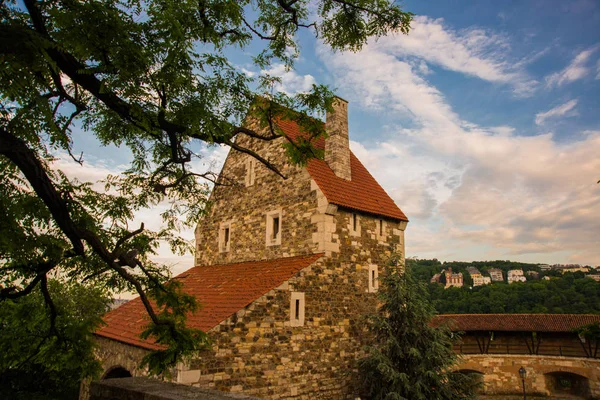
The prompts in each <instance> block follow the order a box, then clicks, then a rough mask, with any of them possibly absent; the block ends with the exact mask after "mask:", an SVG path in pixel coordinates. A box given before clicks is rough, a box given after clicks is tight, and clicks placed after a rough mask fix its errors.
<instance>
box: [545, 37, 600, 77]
mask: <svg viewBox="0 0 600 400" xmlns="http://www.w3.org/2000/svg"><path fill="white" fill-rule="evenodd" d="M597 49H598V47H597V46H596V47H592V48H591V49H587V50H583V51H581V52H580V53H579V54H577V56H575V58H574V59H573V61H571V63H570V64H569V65H567V66H566V67H565V68H564V69H563V70H562V71H558V72H555V73H553V74H551V75H549V76H547V77H546V86H548V87H551V86H562V85H564V84H565V83H570V82H573V81H576V80H578V79H581V78H583V77H585V76H586V75H587V74H588V73H589V72H590V68H589V67H587V66H586V65H585V64H586V63H587V61H588V59H589V58H590V56H591V55H592V54H594V52H596V50H597Z"/></svg>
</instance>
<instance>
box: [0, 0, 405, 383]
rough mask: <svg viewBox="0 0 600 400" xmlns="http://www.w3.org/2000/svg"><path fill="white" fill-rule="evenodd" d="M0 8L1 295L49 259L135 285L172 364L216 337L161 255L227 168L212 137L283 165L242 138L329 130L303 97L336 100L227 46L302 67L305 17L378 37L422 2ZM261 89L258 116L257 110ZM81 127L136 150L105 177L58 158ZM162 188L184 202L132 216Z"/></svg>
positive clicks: (352, 41) (300, 149)
mask: <svg viewBox="0 0 600 400" xmlns="http://www.w3.org/2000/svg"><path fill="white" fill-rule="evenodd" d="M314 6H316V8H314V9H313V7H314ZM0 18H1V21H2V22H1V24H0V57H1V58H0V61H1V62H0V176H1V178H2V179H1V180H0V279H1V282H0V284H1V286H0V302H7V301H9V300H14V299H18V298H20V297H25V296H27V295H30V294H32V293H34V292H35V291H36V290H41V291H42V292H47V291H48V285H47V276H48V274H49V273H57V274H59V275H60V276H61V277H62V278H64V279H67V280H72V281H85V282H87V283H88V284H93V285H96V286H98V287H102V288H107V289H109V290H112V291H122V290H130V291H135V292H137V294H138V295H139V296H140V298H141V300H142V302H143V304H144V306H145V308H146V310H147V312H148V314H149V316H150V320H151V324H150V325H149V326H148V329H147V330H146V331H145V333H144V336H146V337H147V336H152V338H153V339H155V340H156V341H157V342H158V343H160V344H164V345H166V346H168V347H169V349H168V350H166V351H161V352H154V353H152V354H151V355H150V356H149V357H148V358H147V359H146V363H147V364H148V365H149V367H150V370H151V372H160V371H161V370H163V369H164V368H165V367H168V366H170V365H174V363H175V362H176V361H177V360H178V359H180V357H181V356H184V355H189V354H193V352H195V351H196V350H198V349H199V348H201V347H202V346H203V345H204V344H205V338H206V336H205V335H204V334H203V333H202V332H199V331H195V330H191V329H187V328H186V327H185V316H186V315H187V313H189V312H193V311H194V310H195V309H196V307H197V305H196V303H195V299H194V298H192V297H190V296H186V295H185V294H184V293H182V292H181V288H180V287H179V285H178V284H177V283H175V282H171V283H168V284H167V283H166V282H168V279H169V277H170V275H169V271H168V268H167V267H166V266H162V265H157V264H155V263H153V262H152V260H151V257H152V255H153V253H154V252H155V251H156V249H157V246H158V244H159V242H160V241H166V242H168V243H169V244H170V246H171V248H172V249H173V250H174V251H177V252H185V251H188V250H189V249H190V247H189V244H188V243H187V242H185V241H183V240H182V239H181V238H179V237H178V236H177V228H178V227H180V226H181V225H182V224H187V225H189V226H191V225H193V224H194V223H195V221H196V220H197V218H198V217H200V216H201V215H202V212H203V211H204V210H205V207H206V200H207V194H208V190H209V184H211V182H214V181H215V177H216V174H215V173H213V172H210V171H208V172H206V171H200V170H196V169H194V168H193V167H192V165H193V161H195V160H197V159H198V158H199V157H200V156H199V154H198V152H197V151H195V149H197V148H198V146H199V145H198V144H199V143H200V144H203V145H213V144H220V145H226V146H230V147H231V148H233V149H236V150H238V151H240V152H243V153H246V154H249V155H251V156H253V157H255V158H256V159H257V160H258V161H260V162H262V163H263V164H264V165H265V166H266V167H268V168H270V169H271V170H272V171H273V172H274V173H277V174H279V175H282V174H281V172H280V170H279V168H278V166H277V165H273V164H272V163H270V162H269V161H268V160H266V159H264V158H262V157H260V156H259V155H258V154H256V153H255V152H253V151H252V150H250V149H249V148H245V147H243V146H241V145H240V144H238V141H237V140H236V138H237V137H239V136H240V135H243V136H248V137H251V138H255V139H258V140H264V141H270V140H274V139H277V138H279V137H280V136H281V135H282V132H281V131H280V130H279V128H278V127H277V125H276V124H275V123H274V122H275V121H276V120H278V119H294V120H296V121H297V122H298V123H299V124H300V126H301V128H302V129H304V130H305V131H306V132H307V134H308V135H309V136H313V137H316V136H320V135H324V134H325V132H324V131H323V126H322V124H319V123H316V122H315V121H314V120H312V119H310V118H306V117H305V114H303V113H295V112H292V111H291V110H297V111H302V112H315V113H317V114H322V113H324V112H325V111H326V110H330V109H331V102H332V93H331V91H330V90H329V89H328V88H327V87H325V86H314V87H313V88H312V90H311V91H310V92H308V93H302V94H298V95H295V96H288V95H286V94H285V93H283V92H278V91H277V87H276V84H277V82H278V79H277V78H275V77H272V76H269V75H262V76H260V77H258V78H255V79H253V78H250V77H249V76H248V75H246V74H245V73H244V72H243V71H242V70H241V69H239V68H237V67H236V66H235V65H234V64H232V63H231V62H230V61H229V59H228V57H227V55H228V54H231V53H232V52H238V53H239V52H244V51H250V50H252V51H253V49H255V48H259V49H260V50H259V51H258V52H257V53H256V54H255V55H254V57H253V58H252V62H254V64H255V65H256V66H257V67H258V68H260V69H262V70H268V69H269V66H270V65H272V63H274V62H278V63H279V62H280V63H283V64H284V65H285V66H286V68H292V67H293V63H294V59H295V58H296V56H297V55H298V46H297V34H298V32H299V30H301V29H305V30H310V31H312V32H314V33H315V34H316V35H317V36H318V37H319V38H320V40H321V41H323V42H324V43H325V44H326V45H329V46H330V47H331V48H332V49H333V50H352V51H357V50H360V48H361V47H362V46H363V45H364V44H365V43H366V41H367V40H368V39H369V38H377V37H379V36H381V35H385V34H387V33H388V32H402V33H406V32H407V31H408V29H409V24H410V21H411V18H412V15H411V14H410V13H407V12H404V11H402V10H401V9H400V8H399V7H398V6H397V5H395V4H394V3H390V2H388V1H387V0H319V1H317V2H316V3H315V2H309V1H308V0H289V1H286V0H241V1H240V0H223V1H206V0H200V1H198V0H194V1H188V0H177V1H174V0H148V1H138V0H104V1H73V0H48V1H38V0H23V1H16V0H8V1H3V2H2V4H1V5H0ZM257 95H261V96H262V99H263V100H262V101H256V99H257ZM252 104H253V105H254V106H253V107H254V108H253V110H252V112H253V114H254V115H256V116H257V117H258V118H259V121H260V125H261V129H259V130H256V131H254V130H252V129H248V128H247V127H245V126H244V125H243V119H244V116H245V115H246V113H247V112H248V110H249V108H250V106H251V105H252ZM74 127H77V128H78V129H80V130H82V132H83V133H82V135H92V136H94V137H95V138H97V139H98V140H99V141H100V143H102V144H104V145H114V146H121V147H126V148H128V149H129V150H130V152H131V153H132V157H133V161H132V162H131V164H130V165H129V168H128V169H127V171H126V172H125V173H124V174H123V175H120V176H112V177H108V179H107V180H106V188H105V190H101V189H98V188H95V187H94V186H92V185H89V184H83V183H81V182H78V181H76V180H73V179H69V178H68V177H67V176H66V175H65V174H64V173H63V172H61V171H60V170H57V169H56V167H55V164H54V161H55V160H56V157H58V156H60V155H61V154H66V155H69V156H71V158H72V160H73V162H74V163H82V162H83V159H82V158H81V156H75V154H76V153H78V150H79V149H80V148H79V144H78V143H76V142H75V141H74V137H75V136H74V134H73V131H74ZM288 150H289V153H290V156H291V157H292V160H293V161H295V162H297V163H304V162H306V160H307V159H308V158H310V157H315V156H318V153H317V152H316V151H315V149H314V148H313V147H312V145H311V144H310V142H309V141H302V142H297V143H293V144H290V145H289V148H288ZM282 176H283V175H282ZM161 201H165V202H168V204H171V208H170V209H169V210H167V211H166V212H164V213H163V215H162V217H163V219H164V221H163V222H164V228H163V229H161V230H159V231H150V230H148V229H145V227H144V225H143V224H142V225H141V226H140V227H139V228H138V229H135V228H136V227H131V226H130V225H131V221H132V219H133V217H134V216H135V215H136V212H137V211H139V210H141V209H144V208H147V207H152V206H154V205H156V204H158V203H159V202H161ZM45 300H46V301H47V302H48V304H50V300H51V299H47V298H46V297H45ZM50 322H51V323H54V320H50Z"/></svg>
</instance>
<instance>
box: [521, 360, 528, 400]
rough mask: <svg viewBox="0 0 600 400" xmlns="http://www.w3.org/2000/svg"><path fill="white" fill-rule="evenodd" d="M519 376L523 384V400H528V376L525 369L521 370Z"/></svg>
mask: <svg viewBox="0 0 600 400" xmlns="http://www.w3.org/2000/svg"><path fill="white" fill-rule="evenodd" d="M519 376H520V377H521V382H523V400H527V392H526V391H525V376H527V371H526V370H525V368H523V367H521V368H519Z"/></svg>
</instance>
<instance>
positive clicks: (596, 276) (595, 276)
mask: <svg viewBox="0 0 600 400" xmlns="http://www.w3.org/2000/svg"><path fill="white" fill-rule="evenodd" d="M585 277H586V278H590V279H593V280H595V281H596V282H600V274H587V275H586V276H585Z"/></svg>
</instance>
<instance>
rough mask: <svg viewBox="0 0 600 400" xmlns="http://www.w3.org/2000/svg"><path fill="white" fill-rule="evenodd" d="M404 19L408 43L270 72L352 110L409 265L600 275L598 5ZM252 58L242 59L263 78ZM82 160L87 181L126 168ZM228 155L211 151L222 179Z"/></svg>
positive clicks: (444, 5)
mask: <svg viewBox="0 0 600 400" xmlns="http://www.w3.org/2000/svg"><path fill="white" fill-rule="evenodd" d="M403 5H404V9H405V10H407V11H411V12H413V13H415V14H416V17H415V20H414V22H413V24H412V29H411V31H410V33H409V34H408V35H407V36H406V35H400V34H397V35H390V36H388V37H385V38H381V39H380V40H378V41H372V42H370V43H369V44H368V45H367V46H365V48H364V49H363V50H362V51H361V52H360V53H357V54H354V53H339V52H338V53H332V52H331V51H330V50H329V49H328V48H327V47H325V46H323V45H322V44H321V43H320V42H319V41H318V40H316V39H315V38H314V37H313V36H311V35H309V34H306V33H303V34H302V35H301V54H300V58H299V60H298V61H297V64H296V70H295V71H291V72H285V71H284V69H283V67H282V66H281V65H273V66H272V68H271V69H270V70H269V71H267V72H269V73H271V74H274V75H280V76H281V77H282V86H281V88H280V89H282V90H285V91H287V92H289V93H294V92H297V91H302V90H307V89H308V88H309V87H310V85H311V84H312V83H324V84H327V85H330V86H331V87H333V88H336V89H337V90H336V92H337V94H338V95H340V96H341V97H343V98H345V99H347V100H349V102H350V104H349V114H350V139H351V146H352V149H353V151H354V152H355V153H356V154H357V156H358V157H359V158H360V159H361V160H362V161H363V163H364V164H365V165H366V166H367V168H369V170H370V171H371V172H372V173H373V175H374V176H375V177H376V178H377V179H378V181H379V182H380V183H381V184H382V186H383V187H384V188H385V189H386V191H387V192H388V193H389V194H390V195H391V196H392V197H393V198H394V200H396V202H397V203H398V205H399V206H400V207H401V208H402V209H403V211H404V212H405V213H406V214H407V215H408V217H409V219H410V220H411V222H410V224H409V225H408V228H407V231H406V246H407V248H406V251H407V254H406V255H407V256H408V257H411V256H418V257H421V258H424V257H437V258H439V259H441V260H448V261H450V260H486V259H511V260H521V261H528V262H545V263H565V262H576V263H583V264H594V265H600V185H597V184H596V181H597V180H598V179H600V115H599V113H598V110H599V108H600V107H599V106H600V28H599V27H600V2H597V1H592V0H574V1H569V2H564V1H563V2H561V1H546V0H544V1H523V2H517V1H510V2H509V1H477V2H474V1H468V2H467V1H465V2H460V1H452V2H448V1H405V2H404V3H403ZM248 55H249V54H233V53H232V56H233V57H232V58H233V61H234V62H235V63H236V65H239V67H240V68H244V69H245V70H247V71H248V73H249V74H254V75H257V74H260V73H264V72H265V71H260V70H258V69H256V68H255V67H253V66H252V65H251V64H250V63H249V61H248ZM78 136H79V135H78ZM82 150H83V151H85V152H86V153H87V154H88V162H87V165H86V166H85V167H84V168H86V170H85V171H87V172H85V173H82V172H81V171H80V172H79V173H78V175H80V176H82V177H84V176H87V175H86V174H89V175H90V176H89V179H94V177H95V176H96V175H98V176H101V175H102V173H104V172H106V171H110V170H112V169H114V168H115V166H116V165H119V164H122V163H124V162H126V160H127V154H126V152H123V151H116V150H114V149H111V150H110V151H106V149H104V150H99V149H97V148H96V146H95V145H94V143H93V141H89V140H88V141H87V142H86V143H85V144H84V145H83V148H82ZM225 154H226V149H216V150H212V151H210V150H207V151H206V155H207V160H210V161H211V162H212V163H213V164H212V165H214V166H218V165H219V162H222V160H223V158H224V156H225ZM72 168H73V167H72ZM152 215H156V211H152V210H149V211H148V212H147V213H144V214H143V215H142V216H140V218H142V219H143V218H152ZM186 234H187V235H190V236H189V237H190V238H191V237H192V236H193V235H191V233H186ZM160 259H161V260H162V261H175V260H178V262H179V265H178V266H177V268H176V270H182V269H186V268H187V267H189V266H191V265H192V258H191V256H189V257H186V258H184V259H175V258H172V257H171V256H170V255H169V254H168V253H167V252H164V253H163V254H161V258H160Z"/></svg>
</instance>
